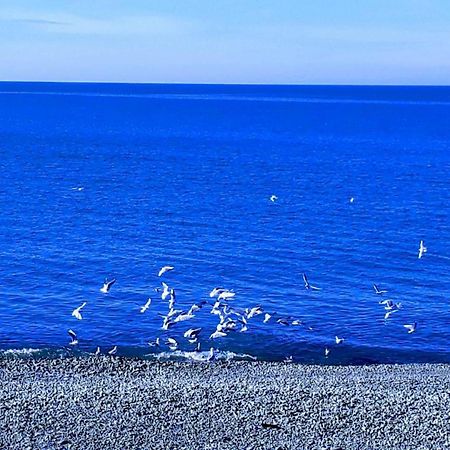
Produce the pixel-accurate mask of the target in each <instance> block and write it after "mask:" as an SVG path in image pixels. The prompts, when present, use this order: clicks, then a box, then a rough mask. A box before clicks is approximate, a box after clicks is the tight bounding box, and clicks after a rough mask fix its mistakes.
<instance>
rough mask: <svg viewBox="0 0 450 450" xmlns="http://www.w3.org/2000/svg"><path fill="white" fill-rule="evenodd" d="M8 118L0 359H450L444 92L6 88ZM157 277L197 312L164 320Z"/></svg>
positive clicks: (1, 209)
mask: <svg viewBox="0 0 450 450" xmlns="http://www.w3.org/2000/svg"><path fill="white" fill-rule="evenodd" d="M0 117H1V120H0V156H1V158H0V167H1V181H0V353H1V354H3V355H9V356H11V357H14V356H20V355H22V356H23V355H25V356H29V357H51V356H57V357H70V356H73V355H87V356H88V355H90V354H92V353H94V352H95V351H96V350H97V347H99V348H100V352H101V353H102V354H108V352H109V351H110V350H111V349H113V348H114V347H117V355H119V356H125V357H133V358H158V359H161V358H162V359H172V358H173V359H196V358H195V355H198V354H206V353H207V352H208V351H209V350H210V348H214V349H215V350H214V355H216V357H218V358H219V357H222V358H224V359H233V358H235V359H250V360H253V359H255V358H256V359H258V360H268V361H292V362H294V363H305V364H306V363H308V364H310V363H313V364H342V365H348V364H373V363H422V362H442V363H445V362H446V363H449V362H450V270H449V269H450V87H404V86H391V87H376V86H370V87H369V86H264V85H187V84H179V85H176V84H96V83H26V82H2V83H0ZM272 196H275V197H272ZM420 241H423V245H424V246H425V247H426V248H427V252H426V253H424V254H423V256H422V257H421V258H418V251H419V244H420ZM166 265H168V266H172V267H174V269H173V270H171V271H168V272H166V273H165V274H163V275H162V276H161V277H159V276H158V272H159V270H160V268H161V267H163V266H166ZM303 274H306V276H307V279H308V281H309V283H310V285H311V286H314V287H317V288H320V289H306V288H305V283H304V281H303ZM105 278H107V279H109V280H112V279H116V282H115V284H114V285H113V286H112V287H111V290H110V291H109V292H108V293H107V294H105V293H102V292H100V288H101V287H102V285H103V282H104V280H105ZM161 282H165V283H167V284H168V285H169V287H170V288H173V289H174V290H175V293H176V300H175V308H176V309H178V310H180V311H188V310H189V308H190V307H191V306H192V305H193V304H201V305H202V306H203V307H202V308H201V309H200V310H198V311H196V312H195V317H193V318H191V319H190V320H186V321H182V322H178V323H176V324H175V325H174V326H171V327H170V328H169V329H168V330H163V329H162V328H161V327H162V322H163V318H162V316H163V315H166V314H167V311H168V301H167V300H163V299H162V298H161V292H157V291H156V290H155V289H157V288H161ZM374 284H375V285H377V287H378V289H379V290H384V291H387V292H386V293H384V294H377V293H376V292H375V289H374V287H373V285H374ZM215 287H222V288H224V289H228V290H230V291H232V292H233V293H234V294H235V295H234V297H232V298H230V299H229V300H227V301H226V302H224V303H227V304H228V305H229V306H228V309H227V311H236V312H237V313H238V314H240V315H237V316H235V318H236V317H237V318H238V321H237V327H236V329H235V330H234V331H230V332H229V333H228V334H227V335H226V336H224V337H221V338H218V339H210V335H211V334H212V333H213V332H214V331H215V330H216V326H217V324H218V322H219V316H218V315H216V314H212V313H211V310H212V307H213V305H214V303H215V301H216V300H217V298H213V297H210V292H211V290H212V289H213V288H215ZM149 298H151V299H152V303H151V305H150V307H149V308H148V309H147V310H146V311H145V312H144V313H141V312H140V308H141V307H142V306H143V305H144V304H145V303H146V302H147V300H148V299H149ZM387 300H391V301H392V303H390V302H388V301H387ZM84 302H86V305H85V306H84V307H83V308H82V310H81V314H82V320H78V319H77V318H76V317H74V316H73V315H72V311H73V310H74V309H75V308H77V307H79V306H80V305H82V304H83V303H84ZM256 306H259V307H260V310H261V311H262V313H261V314H259V315H256V316H254V317H252V318H250V319H249V320H248V321H247V322H248V323H247V331H243V332H241V331H240V330H241V329H242V327H243V325H244V324H243V323H242V316H243V317H245V316H246V313H245V309H246V308H249V309H251V308H254V307H256ZM222 307H223V306H221V308H222ZM386 308H391V311H393V312H392V313H391V314H390V316H389V317H388V318H387V319H385V315H386V313H387V312H388V311H389V309H386ZM394 310H395V311H394ZM266 313H267V314H269V315H270V316H271V317H270V318H269V319H268V321H266V322H265V321H264V319H265V318H266V317H267V316H265V314H266ZM280 319H281V320H280ZM412 324H416V327H415V331H414V332H411V333H410V332H408V331H410V330H409V329H408V328H406V327H405V326H404V325H412ZM189 328H201V331H200V334H199V342H200V344H201V348H200V353H198V352H195V351H194V350H195V347H196V345H195V344H191V343H189V342H188V341H187V339H186V338H185V337H183V335H184V333H185V332H186V331H187V330H188V329H189ZM68 330H73V331H74V332H75V333H76V335H77V340H78V344H77V345H70V342H71V338H70V336H69V335H68ZM336 336H337V337H338V338H339V339H344V340H343V341H342V342H340V343H339V344H337V343H336ZM158 337H159V338H160V346H159V347H158V346H150V345H149V342H154V341H155V340H156V338H158ZM168 337H171V338H173V339H175V340H176V341H177V342H178V349H177V350H175V351H172V350H170V349H169V348H168V346H167V345H166V339H167V338H168ZM325 349H327V350H328V351H327V353H328V355H327V356H326V355H325Z"/></svg>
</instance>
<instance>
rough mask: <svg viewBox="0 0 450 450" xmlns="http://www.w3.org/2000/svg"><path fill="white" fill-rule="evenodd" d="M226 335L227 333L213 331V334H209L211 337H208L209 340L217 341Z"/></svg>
mask: <svg viewBox="0 0 450 450" xmlns="http://www.w3.org/2000/svg"><path fill="white" fill-rule="evenodd" d="M226 335H227V333H224V332H223V331H220V330H216V331H214V333H212V334H211V336H209V338H210V339H218V338H221V337H225V336H226Z"/></svg>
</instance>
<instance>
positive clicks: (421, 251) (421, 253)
mask: <svg viewBox="0 0 450 450" xmlns="http://www.w3.org/2000/svg"><path fill="white" fill-rule="evenodd" d="M427 251H428V249H427V248H426V247H425V246H424V245H423V241H420V244H419V254H418V255H417V257H418V258H419V259H420V258H422V256H423V254H424V253H426V252H427Z"/></svg>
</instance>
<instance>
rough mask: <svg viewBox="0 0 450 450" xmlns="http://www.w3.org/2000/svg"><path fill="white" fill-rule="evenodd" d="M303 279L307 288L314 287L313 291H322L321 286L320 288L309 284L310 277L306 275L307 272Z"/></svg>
mask: <svg viewBox="0 0 450 450" xmlns="http://www.w3.org/2000/svg"><path fill="white" fill-rule="evenodd" d="M303 281H304V282H305V289H312V290H313V291H320V290H321V288H318V287H316V286H312V285H311V284H309V281H308V278H307V277H306V273H304V274H303Z"/></svg>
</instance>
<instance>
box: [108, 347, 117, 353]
mask: <svg viewBox="0 0 450 450" xmlns="http://www.w3.org/2000/svg"><path fill="white" fill-rule="evenodd" d="M116 353H117V345H115V346H114V347H113V348H112V349H111V350H110V351H109V352H108V355H115V354H116Z"/></svg>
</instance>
